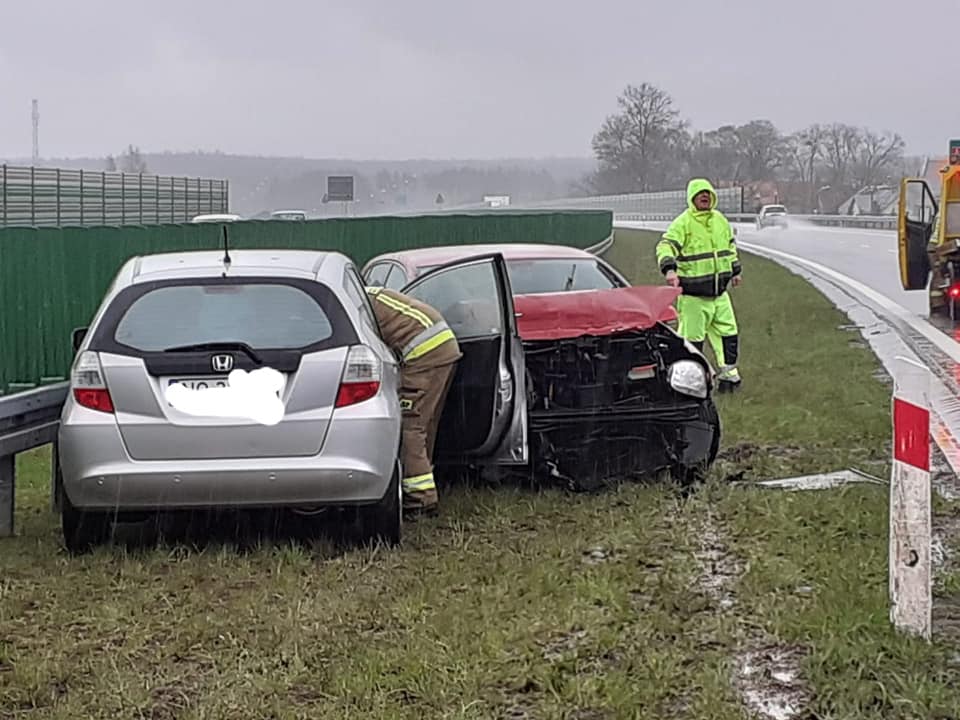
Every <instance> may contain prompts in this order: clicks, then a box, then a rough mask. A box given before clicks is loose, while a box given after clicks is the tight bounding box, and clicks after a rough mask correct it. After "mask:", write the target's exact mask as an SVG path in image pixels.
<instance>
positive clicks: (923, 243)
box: [897, 178, 937, 290]
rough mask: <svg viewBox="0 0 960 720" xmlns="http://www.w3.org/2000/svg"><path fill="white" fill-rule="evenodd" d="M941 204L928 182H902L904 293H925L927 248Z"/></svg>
mask: <svg viewBox="0 0 960 720" xmlns="http://www.w3.org/2000/svg"><path fill="white" fill-rule="evenodd" d="M936 214H937V202H936V200H934V198H933V193H932V192H930V186H929V185H927V183H926V181H925V180H921V179H914V178H904V179H903V180H901V181H900V204H899V209H898V218H897V247H898V251H899V258H900V284H901V285H902V286H903V289H904V290H923V289H925V288H926V287H927V280H928V279H929V276H930V257H929V255H927V244H928V243H929V242H930V237H931V235H932V234H933V227H934V218H935V217H936Z"/></svg>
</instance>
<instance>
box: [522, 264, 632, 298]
mask: <svg viewBox="0 0 960 720" xmlns="http://www.w3.org/2000/svg"><path fill="white" fill-rule="evenodd" d="M507 272H508V273H509V274H510V285H511V287H512V288H513V292H514V294H516V295H535V294H537V293H550V292H563V291H572V290H609V289H610V288H614V287H617V286H618V283H616V282H615V281H614V279H613V278H612V277H610V276H609V275H608V274H607V273H605V272H603V270H601V269H600V266H599V265H598V264H597V262H596V261H595V260H589V259H584V260H553V259H551V260H508V261H507Z"/></svg>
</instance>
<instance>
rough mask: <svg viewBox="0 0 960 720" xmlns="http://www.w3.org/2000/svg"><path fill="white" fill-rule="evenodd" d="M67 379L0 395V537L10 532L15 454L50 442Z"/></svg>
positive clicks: (53, 496)
mask: <svg viewBox="0 0 960 720" xmlns="http://www.w3.org/2000/svg"><path fill="white" fill-rule="evenodd" d="M68 390H69V383H66V382H61V383H57V384H55V385H47V386H46V387H42V388H37V389H36V390H28V391H27V392H22V393H17V394H16V395H11V396H10V397H4V398H0V537H10V536H12V535H13V511H14V505H15V496H16V487H17V485H16V481H17V479H16V461H17V455H18V454H20V453H22V452H26V451H27V450H33V449H34V448H38V447H42V446H44V445H49V444H50V443H54V450H56V441H57V429H58V428H59V427H60V411H61V410H62V408H63V403H64V402H65V401H66V399H67V392H68ZM55 467H56V464H55V463H52V464H51V478H50V486H51V490H52V492H51V501H52V502H53V503H56V486H55V470H54V468H55Z"/></svg>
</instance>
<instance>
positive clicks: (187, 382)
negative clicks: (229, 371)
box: [167, 377, 228, 390]
mask: <svg viewBox="0 0 960 720" xmlns="http://www.w3.org/2000/svg"><path fill="white" fill-rule="evenodd" d="M177 383H179V384H180V385H183V386H184V387H187V388H189V389H191V390H205V389H207V388H224V387H228V383H227V379H226V378H225V377H192V378H168V379H167V387H170V386H171V385H176V384H177Z"/></svg>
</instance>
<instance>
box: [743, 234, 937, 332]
mask: <svg viewBox="0 0 960 720" xmlns="http://www.w3.org/2000/svg"><path fill="white" fill-rule="evenodd" d="M737 233H738V236H739V237H740V238H741V239H742V240H743V241H745V242H749V243H753V244H755V245H762V246H764V247H769V248H772V249H774V250H780V251H781V252H786V253H790V254H791V255H797V256H798V257H802V258H804V259H806V260H812V261H814V262H818V263H820V264H821V265H826V266H827V267H829V268H831V269H832V270H835V271H836V272H840V273H843V274H844V275H848V276H849V277H851V278H853V279H854V280H857V281H858V282H861V283H863V284H864V285H866V286H867V287H869V288H871V289H873V290H876V291H877V292H879V293H881V294H883V295H885V296H886V297H888V298H890V299H891V300H893V301H895V302H897V303H898V304H900V305H902V306H903V307H905V308H907V309H908V310H910V311H911V312H913V313H916V314H917V315H919V316H921V317H927V296H926V292H924V291H918V292H906V291H904V290H903V289H902V288H901V287H900V275H899V269H898V267H897V236H896V233H894V232H892V231H884V230H858V229H847V228H828V227H817V226H815V225H806V226H805V225H800V224H797V223H794V224H793V225H792V226H791V227H790V228H789V229H786V230H781V229H774V228H770V229H766V230H763V231H760V232H757V230H756V229H755V228H754V227H752V226H749V225H739V226H738V227H737Z"/></svg>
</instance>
